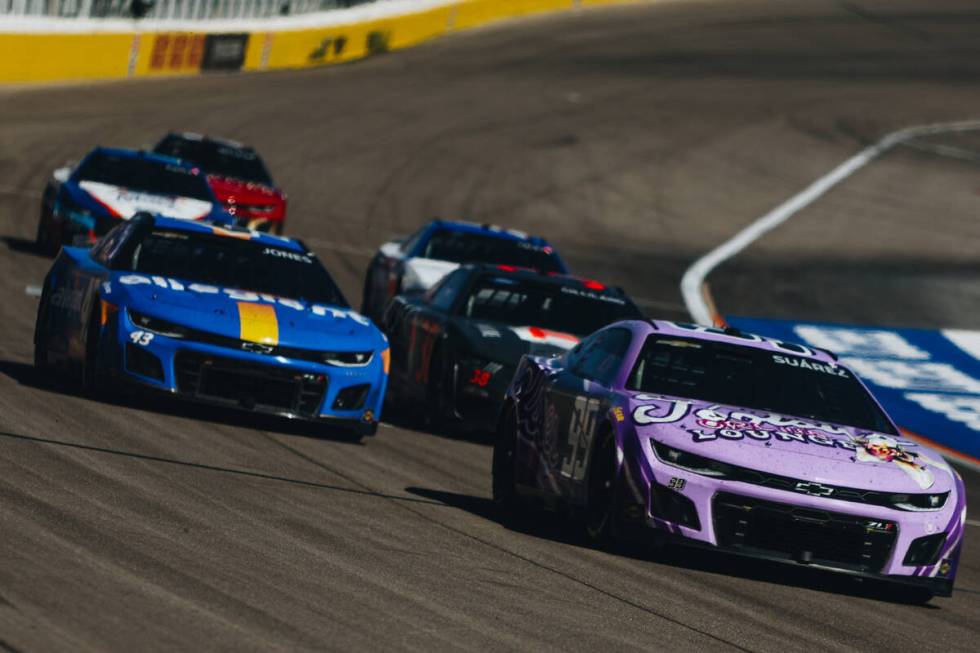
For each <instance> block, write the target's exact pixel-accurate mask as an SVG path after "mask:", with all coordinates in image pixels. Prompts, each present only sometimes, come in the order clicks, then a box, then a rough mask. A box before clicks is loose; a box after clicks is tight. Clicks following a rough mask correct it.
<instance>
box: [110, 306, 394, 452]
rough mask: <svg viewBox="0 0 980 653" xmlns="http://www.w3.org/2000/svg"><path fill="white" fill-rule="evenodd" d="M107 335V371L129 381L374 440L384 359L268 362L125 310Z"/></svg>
mask: <svg viewBox="0 0 980 653" xmlns="http://www.w3.org/2000/svg"><path fill="white" fill-rule="evenodd" d="M114 321H115V324H114V325H111V326H110V328H109V329H108V330H107V331H108V332H109V333H110V334H112V336H114V337H111V338H110V340H111V341H112V342H114V343H115V346H111V347H108V348H107V350H108V351H109V352H111V358H110V359H109V360H107V361H106V366H107V367H108V368H109V370H110V371H111V372H113V373H114V375H115V376H116V377H117V378H120V379H122V380H124V381H129V382H133V383H138V384H139V385H141V386H143V387H146V388H152V389H155V390H159V391H163V392H166V393H169V394H172V395H175V396H177V397H179V398H181V399H187V400H190V401H195V402H200V403H206V404H211V405H215V406H223V407H227V408H234V409H240V410H246V411H251V412H257V413H264V414H269V415H277V416H281V417H287V418H291V419H301V420H306V421H311V422H324V423H329V424H334V425H337V426H341V427H344V428H349V429H352V430H356V431H358V432H360V433H362V434H373V433H374V432H375V430H376V429H377V425H378V422H379V421H380V419H381V406H382V404H383V400H384V393H385V390H386V388H387V382H388V377H387V374H386V373H385V371H384V363H383V361H382V357H381V355H380V354H376V355H375V356H374V357H373V358H372V360H371V362H370V363H368V364H367V365H365V366H363V367H337V366H332V365H327V364H324V363H315V362H310V361H306V360H297V359H290V358H286V357H283V356H269V355H265V354H261V353H254V352H248V351H242V350H236V349H232V348H229V347H221V346H217V345H213V344H208V343H201V342H195V341H192V340H186V339H181V338H172V337H168V336H165V335H162V334H159V333H154V332H151V331H146V330H143V329H140V328H139V327H137V326H136V325H134V324H133V323H132V322H131V321H130V319H129V316H128V314H127V312H126V311H125V310H121V311H119V312H118V313H116V316H115V320H114Z"/></svg>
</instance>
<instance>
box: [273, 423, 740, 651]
mask: <svg viewBox="0 0 980 653" xmlns="http://www.w3.org/2000/svg"><path fill="white" fill-rule="evenodd" d="M262 435H263V437H265V438H266V439H267V440H269V441H270V442H272V443H274V444H277V445H279V446H280V447H282V448H283V449H285V450H286V451H288V452H290V453H292V454H293V455H294V456H296V457H298V458H300V459H302V460H305V461H306V462H308V463H310V464H312V465H314V466H316V467H319V468H320V469H322V470H324V471H327V472H329V473H331V474H335V475H336V476H339V477H340V478H342V479H344V480H345V481H347V482H348V483H352V484H354V485H357V486H359V487H361V488H362V489H363V490H364V491H366V492H371V493H374V494H378V493H377V491H376V490H372V489H371V487H370V486H368V485H367V484H365V483H362V482H361V481H358V480H357V479H354V478H352V477H350V476H348V475H346V474H344V473H342V472H338V471H337V470H335V469H333V468H331V467H330V466H329V465H326V464H324V463H322V462H320V461H318V460H316V459H315V458H313V457H311V456H309V455H307V454H305V453H303V452H302V451H299V450H297V449H295V448H293V447H291V446H289V445H288V444H286V443H284V442H280V441H279V440H277V439H276V438H274V437H273V436H271V435H269V434H268V433H262ZM381 496H382V498H385V499H390V500H391V501H392V504H393V505H395V506H397V507H399V508H402V509H404V510H406V511H408V512H410V513H412V514H413V515H415V516H416V517H420V518H422V519H424V520H425V521H427V522H429V523H430V524H435V525H436V526H440V527H442V528H444V529H446V530H448V531H450V532H452V533H455V534H457V535H460V536H462V537H464V538H466V539H469V540H472V541H474V542H477V543H479V544H482V545H484V546H486V547H488V548H491V549H494V550H495V551H498V552H500V553H503V554H504V555H508V556H511V557H512V558H516V559H518V560H521V561H522V562H525V563H527V564H529V565H531V566H533V567H536V568H538V569H541V570H544V571H547V572H550V573H552V574H555V575H556V576H560V577H561V578H564V579H565V580H569V581H571V582H573V583H575V584H577V585H581V586H583V587H586V588H588V589H590V590H593V591H595V592H597V593H599V594H601V595H603V596H605V597H607V598H610V599H613V600H615V601H618V602H620V603H622V604H624V605H627V606H629V607H632V608H634V609H636V610H640V611H642V612H645V613H647V614H649V615H652V616H654V617H658V618H660V619H663V620H664V621H666V622H668V623H671V624H674V625H675V626H679V627H681V628H683V629H686V630H689V631H691V632H694V633H697V634H698V635H702V636H704V637H707V638H709V639H712V640H714V641H716V642H719V643H721V644H725V645H727V646H730V647H732V648H734V649H736V650H739V651H746V652H747V653H754V650H753V649H750V648H745V647H744V646H741V645H739V644H736V643H735V642H732V641H729V640H727V639H724V638H723V637H719V636H718V635H714V634H712V633H709V632H707V631H704V630H701V629H700V628H697V627H696V626H691V625H689V624H686V623H684V622H682V621H679V620H677V619H674V618H673V617H670V616H667V615H665V614H661V613H659V612H657V611H656V610H654V609H652V608H648V607H646V606H645V605H642V604H639V603H636V602H634V601H631V600H630V599H628V598H625V597H622V596H619V595H618V594H614V593H613V592H610V591H608V590H604V589H602V588H601V587H598V586H596V585H593V584H592V583H589V582H588V581H584V580H581V579H579V578H576V577H575V576H572V575H571V574H568V573H566V572H563V571H561V570H560V569H556V568H554V567H549V566H548V565H546V564H543V563H541V562H538V561H536V560H533V559H531V558H529V557H527V556H524V555H521V554H520V553H517V552H515V551H511V550H509V549H506V548H504V547H502V546H499V545H497V544H494V543H493V542H490V541H488V540H485V539H483V538H481V537H479V536H477V535H473V534H472V533H467V532H466V531H464V530H462V529H459V528H456V527H454V526H450V525H449V524H445V523H443V522H441V521H439V520H438V519H435V518H433V517H430V516H429V515H426V514H425V513H422V512H420V511H418V510H414V509H412V508H411V507H409V506H407V505H405V504H403V503H401V502H398V501H395V500H394V499H393V498H391V497H390V496H388V495H381ZM441 505H446V504H441Z"/></svg>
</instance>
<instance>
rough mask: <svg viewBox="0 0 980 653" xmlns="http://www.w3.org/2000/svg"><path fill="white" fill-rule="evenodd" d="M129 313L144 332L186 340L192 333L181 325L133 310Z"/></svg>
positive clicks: (131, 318) (131, 319)
mask: <svg viewBox="0 0 980 653" xmlns="http://www.w3.org/2000/svg"><path fill="white" fill-rule="evenodd" d="M127 313H128V314H129V319H130V321H131V322H132V323H133V324H135V325H136V326H138V327H139V328H141V329H143V330H144V331H152V332H153V333H156V334H158V335H161V336H167V337H168V338H185V337H187V336H188V334H189V333H190V330H189V329H187V328H186V327H182V326H180V325H179V324H174V323H173V322H168V321H167V320H161V319H160V318H156V317H151V316H149V315H145V314H143V313H138V312H136V311H134V310H133V309H128V310H127Z"/></svg>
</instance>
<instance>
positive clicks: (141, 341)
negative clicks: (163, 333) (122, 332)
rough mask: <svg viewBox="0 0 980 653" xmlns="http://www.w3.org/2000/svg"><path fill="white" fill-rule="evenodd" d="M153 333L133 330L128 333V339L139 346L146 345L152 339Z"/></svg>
mask: <svg viewBox="0 0 980 653" xmlns="http://www.w3.org/2000/svg"><path fill="white" fill-rule="evenodd" d="M153 336H154V334H152V333H150V332H149V331H133V332H132V333H131V334H129V339H130V340H132V341H133V342H134V343H135V344H137V345H139V346H140V347H146V346H147V345H148V344H150V342H151V341H152V340H153Z"/></svg>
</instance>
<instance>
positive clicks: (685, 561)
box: [405, 487, 974, 610]
mask: <svg viewBox="0 0 980 653" xmlns="http://www.w3.org/2000/svg"><path fill="white" fill-rule="evenodd" d="M405 491H406V492H408V493H409V494H412V495H415V496H418V497H422V498H425V499H429V500H433V501H438V502H440V503H443V504H445V505H447V506H449V507H452V508H456V509H459V510H464V511H466V512H468V513H470V514H473V515H476V516H478V517H482V518H484V519H489V520H491V521H496V522H498V523H501V524H502V525H503V526H505V527H506V528H507V529H509V530H511V531H514V532H516V533H521V534H524V535H528V536H531V537H536V538H540V539H545V540H551V541H553V542H560V543H562V544H566V545H571V546H579V547H582V548H593V547H592V545H590V544H589V542H588V541H587V540H586V538H585V536H584V532H583V530H582V529H580V528H577V527H576V526H575V523H574V521H572V520H568V519H562V518H561V517H560V516H559V515H557V514H555V513H552V512H547V511H543V510H542V511H534V512H528V513H526V514H522V515H515V516H512V517H509V518H507V519H501V515H500V513H499V512H498V511H497V509H496V508H495V506H494V505H493V503H492V501H491V500H490V499H489V498H485V497H478V496H473V495H467V494H459V493H455V492H445V491H442V490H433V489H429V488H423V487H407V488H405ZM606 550H607V551H608V552H609V553H612V554H614V555H620V556H624V557H627V558H632V559H634V560H638V561H642V562H649V563H651V564H655V565H666V566H669V567H674V568H678V569H686V570H690V571H696V572H702V573H709V574H717V575H722V576H732V577H737V578H744V579H746V580H752V581H757V582H763V583H771V584H774V585H785V586H790V587H796V588H800V589H808V590H813V591H817V592H824V593H827V594H843V595H848V596H854V597H858V598H866V599H871V600H876V601H882V602H886V603H896V604H907V605H918V606H919V607H922V608H924V609H930V610H935V609H939V608H938V607H937V606H936V605H931V604H925V605H923V597H922V595H921V593H920V592H916V591H915V590H907V589H905V588H902V587H899V586H895V585H892V584H889V583H886V582H881V581H875V580H868V579H859V578H854V577H850V576H846V575H843V574H835V573H833V572H828V571H824V570H819V569H812V568H807V567H804V566H802V565H788V564H780V563H776V562H768V561H764V560H755V559H752V558H743V557H740V556H736V555H733V554H728V553H724V552H720V551H708V550H704V549H697V548H692V547H685V546H682V545H679V544H661V543H655V542H653V541H649V542H639V541H629V542H620V541H617V542H614V543H612V544H611V545H609V546H608V547H607V548H606ZM956 591H957V592H960V591H963V592H967V593H971V594H972V593H974V591H973V590H970V589H962V590H961V589H957V590H956Z"/></svg>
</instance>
